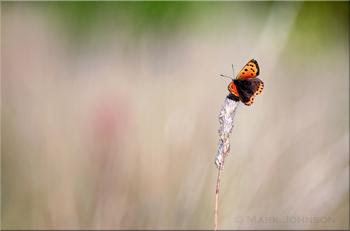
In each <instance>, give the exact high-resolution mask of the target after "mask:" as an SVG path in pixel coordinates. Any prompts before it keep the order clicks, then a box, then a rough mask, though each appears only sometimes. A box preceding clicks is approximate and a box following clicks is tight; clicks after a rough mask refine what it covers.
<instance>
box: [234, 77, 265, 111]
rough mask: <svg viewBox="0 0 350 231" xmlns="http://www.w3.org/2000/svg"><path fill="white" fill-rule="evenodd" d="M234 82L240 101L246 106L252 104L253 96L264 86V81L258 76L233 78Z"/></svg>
mask: <svg viewBox="0 0 350 231" xmlns="http://www.w3.org/2000/svg"><path fill="white" fill-rule="evenodd" d="M234 84H235V86H236V89H237V92H238V94H239V99H240V101H242V102H243V103H244V104H245V105H247V106H250V105H252V103H253V102H254V98H255V96H257V95H259V94H260V93H261V91H262V90H263V88H264V82H263V81H261V79H259V78H249V79H235V80H234Z"/></svg>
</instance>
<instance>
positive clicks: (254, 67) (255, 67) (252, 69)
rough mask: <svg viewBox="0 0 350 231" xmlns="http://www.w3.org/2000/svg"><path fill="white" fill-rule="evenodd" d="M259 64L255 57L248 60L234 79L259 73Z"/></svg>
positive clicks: (251, 76)
mask: <svg viewBox="0 0 350 231" xmlns="http://www.w3.org/2000/svg"><path fill="white" fill-rule="evenodd" d="M259 72H260V68H259V64H258V62H257V61H256V60H255V59H252V60H250V61H249V62H248V63H247V64H246V65H245V66H244V67H243V68H242V70H241V71H240V72H239V73H238V75H237V77H236V79H250V78H255V77H257V76H258V75H259Z"/></svg>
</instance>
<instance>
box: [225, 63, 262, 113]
mask: <svg viewBox="0 0 350 231" xmlns="http://www.w3.org/2000/svg"><path fill="white" fill-rule="evenodd" d="M259 74H260V68H259V65H258V62H257V61H256V60H254V59H252V60H250V61H249V62H248V63H247V64H246V65H245V66H244V67H243V68H242V70H241V71H240V72H239V73H238V75H237V77H236V79H233V80H232V82H231V83H230V84H229V85H228V90H229V92H230V93H231V94H230V95H229V98H231V99H233V100H236V101H238V100H239V101H241V102H243V103H244V104H245V105H247V106H250V105H252V103H253V102H254V98H255V96H257V95H258V94H260V93H261V92H262V90H263V88H264V82H263V81H262V80H261V79H259V78H257V76H258V75H259Z"/></svg>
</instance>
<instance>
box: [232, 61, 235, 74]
mask: <svg viewBox="0 0 350 231" xmlns="http://www.w3.org/2000/svg"><path fill="white" fill-rule="evenodd" d="M232 73H233V76H235V69H234V67H233V64H232Z"/></svg>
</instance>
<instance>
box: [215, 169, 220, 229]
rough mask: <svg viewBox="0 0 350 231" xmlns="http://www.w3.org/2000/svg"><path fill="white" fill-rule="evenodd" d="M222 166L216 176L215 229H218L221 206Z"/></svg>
mask: <svg viewBox="0 0 350 231" xmlns="http://www.w3.org/2000/svg"><path fill="white" fill-rule="evenodd" d="M220 176H221V167H219V168H218V176H217V178H216V190H215V210H214V213H215V214H214V230H215V231H216V230H218V207H219V189H220Z"/></svg>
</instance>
